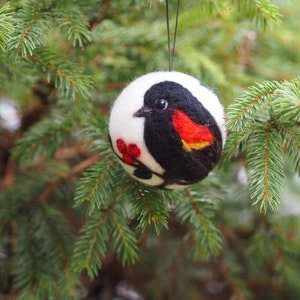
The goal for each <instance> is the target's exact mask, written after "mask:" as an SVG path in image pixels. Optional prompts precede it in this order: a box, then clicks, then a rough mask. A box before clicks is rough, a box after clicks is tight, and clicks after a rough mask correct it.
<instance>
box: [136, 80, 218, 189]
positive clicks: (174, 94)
mask: <svg viewBox="0 0 300 300" xmlns="http://www.w3.org/2000/svg"><path fill="white" fill-rule="evenodd" d="M199 100H200V101H201V99H199ZM199 100H198V99H197V98H195V97H194V96H193V95H192V94H191V93H190V92H189V90H187V89H186V88H184V87H183V86H182V85H180V84H178V83H176V82H173V81H163V82H160V83H157V84H155V85H153V86H152V87H151V88H149V89H148V90H147V92H146V93H145V96H144V106H143V107H142V108H141V109H140V110H139V111H137V112H136V113H135V114H134V116H135V117H144V118H145V123H144V125H145V127H144V141H145V144H146V146H147V148H148V150H149V152H150V154H151V155H152V156H153V157H154V159H155V160H156V161H157V162H158V163H159V164H160V165H161V167H163V169H164V170H165V172H164V173H163V174H162V178H163V179H164V182H163V184H162V185H161V186H160V187H162V188H164V187H166V186H167V185H171V184H178V185H188V184H192V183H195V182H197V181H199V180H201V179H203V178H204V177H206V176H207V175H208V173H209V172H210V171H211V169H212V168H213V167H214V165H215V164H216V163H217V162H218V160H219V158H220V155H221V150H222V136H221V132H220V129H219V127H218V125H217V123H216V121H215V119H214V118H213V116H212V115H211V114H210V113H209V111H208V110H207V109H206V108H205V107H204V106H203V105H202V104H201V102H200V101H199ZM175 110H176V111H182V112H184V113H185V114H186V115H187V116H188V117H189V118H190V119H191V120H192V121H193V122H195V123H197V124H199V125H204V126H205V127H207V128H208V129H209V130H210V131H211V133H212V134H213V136H214V142H213V143H212V144H211V145H209V146H207V147H204V148H203V149H200V150H197V149H192V150H191V151H186V149H184V148H183V144H182V139H181V138H180V136H179V134H178V132H177V131H176V130H175V128H174V124H173V121H172V115H173V114H174V111H175ZM139 174H141V175H140V177H143V176H144V177H147V176H148V177H149V174H147V170H146V168H144V169H143V168H142V169H137V170H136V172H135V176H137V177H139Z"/></svg>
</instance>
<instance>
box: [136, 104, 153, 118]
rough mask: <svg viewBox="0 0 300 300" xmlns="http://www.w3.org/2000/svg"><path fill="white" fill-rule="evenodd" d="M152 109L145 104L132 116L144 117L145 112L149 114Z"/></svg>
mask: <svg viewBox="0 0 300 300" xmlns="http://www.w3.org/2000/svg"><path fill="white" fill-rule="evenodd" d="M151 111H152V109H151V108H149V107H147V106H143V107H142V108H140V109H139V110H138V111H136V112H135V113H134V114H133V116H134V117H137V118H141V117H145V116H146V115H147V114H150V113H151Z"/></svg>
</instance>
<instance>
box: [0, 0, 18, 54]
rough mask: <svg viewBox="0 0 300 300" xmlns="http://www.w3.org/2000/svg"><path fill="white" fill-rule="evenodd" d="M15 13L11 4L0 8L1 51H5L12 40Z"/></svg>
mask: <svg viewBox="0 0 300 300" xmlns="http://www.w3.org/2000/svg"><path fill="white" fill-rule="evenodd" d="M12 16H13V12H12V11H11V6H10V4H9V3H6V4H4V5H3V6H2V7H0V50H2V51H5V50H6V47H7V42H8V41H9V39H10V38H11V34H12V32H13V31H14V28H15V27H14V25H13V22H12V21H13V17H12Z"/></svg>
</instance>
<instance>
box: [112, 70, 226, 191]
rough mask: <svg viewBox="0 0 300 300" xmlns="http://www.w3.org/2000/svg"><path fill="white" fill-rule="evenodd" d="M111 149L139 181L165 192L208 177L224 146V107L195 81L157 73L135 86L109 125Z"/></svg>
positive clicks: (121, 100) (117, 106) (116, 107)
mask: <svg viewBox="0 0 300 300" xmlns="http://www.w3.org/2000/svg"><path fill="white" fill-rule="evenodd" d="M109 137H110V142H111V146H112V149H113V151H114V153H115V154H116V156H117V158H118V160H119V162H120V163H121V165H122V166H123V167H124V169H125V170H126V171H127V172H128V173H129V174H130V175H131V176H132V177H134V178H136V179H137V180H139V181H141V182H143V183H146V184H149V185H152V186H156V187H158V188H164V189H177V188H183V187H186V186H188V185H191V184H193V183H196V182H198V181H200V180H202V179H203V178H205V177H206V176H207V175H208V173H209V172H210V171H211V170H212V169H213V168H214V166H215V165H216V164H217V162H218V160H219V159H220V156H221V152H222V148H223V147H224V144H225V138H226V131H225V126H224V111H223V106H222V105H221V103H220V102H219V100H218V98H217V96H216V95H215V94H214V93H213V92H212V91H211V90H210V89H209V88H208V87H207V86H205V85H204V84H203V83H201V82H200V81H199V80H197V79H196V78H194V77H192V76H190V75H186V74H183V73H180V72H174V71H171V72H153V73H148V74H146V75H143V76H141V77H139V78H137V79H136V80H134V81H133V82H131V83H130V84H129V85H128V86H127V87H126V88H125V89H124V90H123V91H122V92H121V94H120V95H119V96H118V98H117V99H116V101H115V103H114V105H113V107H112V110H111V115H110V120H109Z"/></svg>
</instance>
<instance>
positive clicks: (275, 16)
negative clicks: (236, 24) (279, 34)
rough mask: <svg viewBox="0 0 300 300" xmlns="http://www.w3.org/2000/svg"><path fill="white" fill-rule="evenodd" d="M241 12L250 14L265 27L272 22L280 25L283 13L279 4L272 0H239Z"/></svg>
mask: <svg viewBox="0 0 300 300" xmlns="http://www.w3.org/2000/svg"><path fill="white" fill-rule="evenodd" d="M237 4H238V8H239V11H240V12H243V13H244V14H246V15H248V16H249V18H250V19H251V20H255V21H256V23H257V24H258V25H262V27H263V28H264V29H266V28H267V26H270V25H271V24H275V25H279V24H280V23H281V18H282V15H281V13H280V12H279V9H278V6H277V5H275V4H274V3H272V2H271V1H270V0H251V1H248V0H237Z"/></svg>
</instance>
